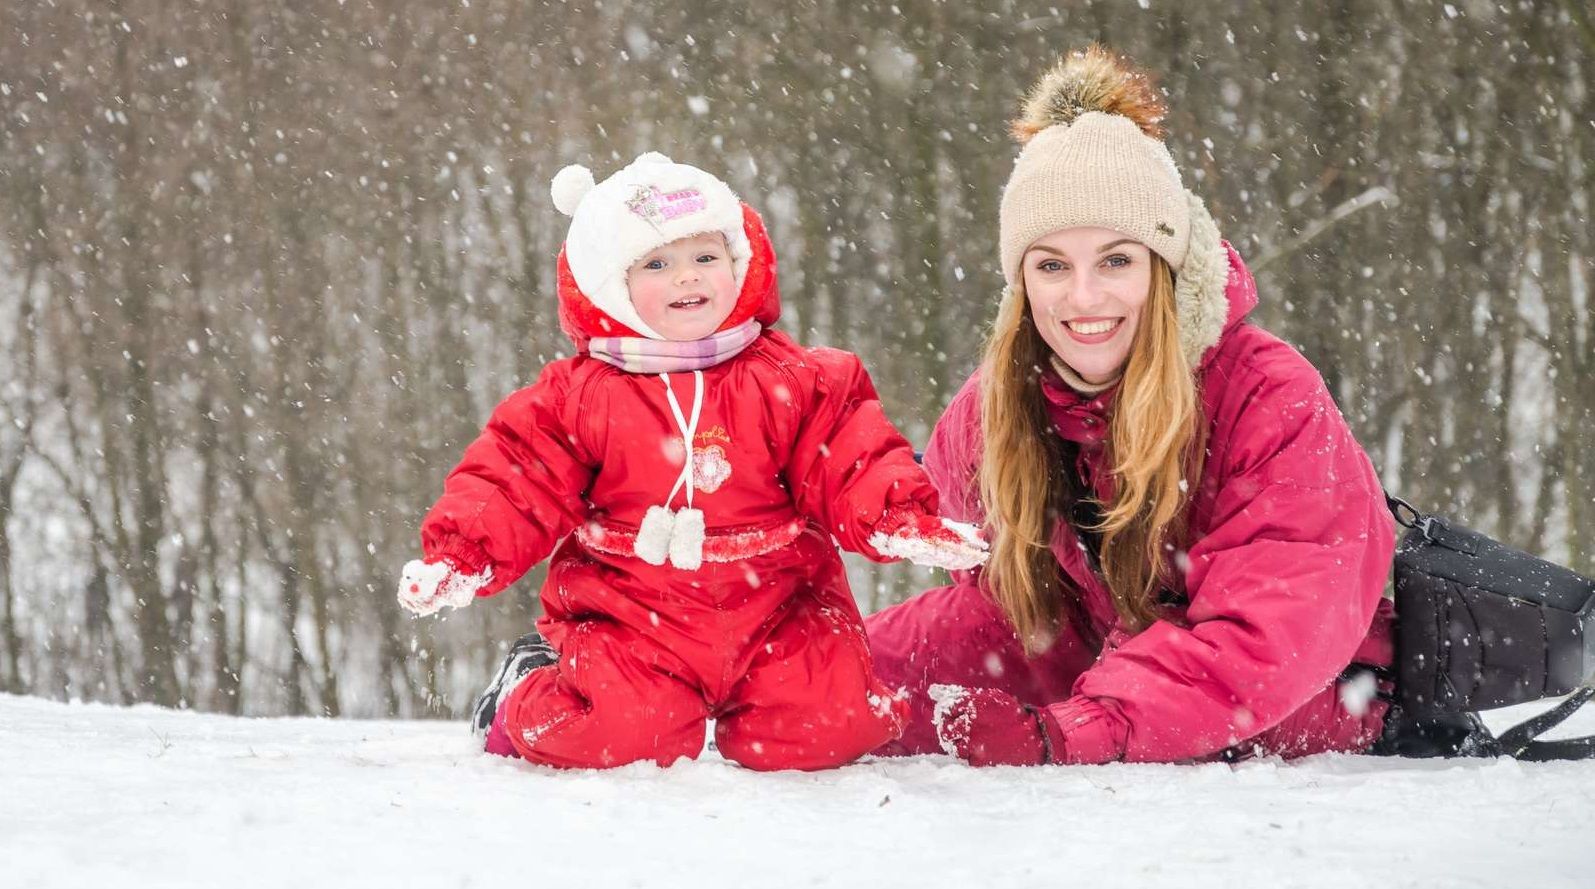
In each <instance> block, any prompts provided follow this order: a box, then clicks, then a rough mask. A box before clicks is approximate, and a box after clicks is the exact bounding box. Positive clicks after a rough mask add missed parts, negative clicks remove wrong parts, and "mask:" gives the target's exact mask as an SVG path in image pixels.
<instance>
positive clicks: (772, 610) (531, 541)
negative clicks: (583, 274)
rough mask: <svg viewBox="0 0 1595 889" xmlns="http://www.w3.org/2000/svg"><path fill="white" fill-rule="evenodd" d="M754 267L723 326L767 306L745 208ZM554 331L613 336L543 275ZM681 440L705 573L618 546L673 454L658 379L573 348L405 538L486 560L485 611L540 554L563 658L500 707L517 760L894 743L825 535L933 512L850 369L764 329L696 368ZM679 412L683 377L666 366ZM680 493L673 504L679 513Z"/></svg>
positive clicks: (757, 760)
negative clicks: (687, 443)
mask: <svg viewBox="0 0 1595 889" xmlns="http://www.w3.org/2000/svg"><path fill="white" fill-rule="evenodd" d="M744 219H745V225H746V231H747V234H748V238H749V241H750V242H751V243H752V248H753V256H752V259H751V260H750V263H749V268H748V272H747V274H746V277H745V279H744V284H743V288H742V292H741V295H740V297H739V300H738V303H737V306H736V308H735V309H733V311H732V314H731V317H730V318H728V319H727V321H726V324H727V325H728V326H729V325H732V324H737V323H741V322H742V321H746V320H747V319H749V318H755V319H757V320H759V321H760V322H762V323H763V324H764V325H766V326H768V325H769V324H770V323H771V322H773V321H774V320H775V318H776V316H777V315H778V314H779V311H780V301H779V296H778V293H777V288H776V278H775V258H774V254H773V251H772V249H771V246H770V242H769V239H768V237H767V235H766V234H765V231H764V227H763V225H762V223H761V222H760V220H759V218H758V216H757V215H756V214H754V213H753V211H752V210H749V209H746V208H744ZM559 297H560V315H561V321H562V326H563V327H564V328H565V331H566V333H567V334H568V335H570V337H571V339H572V340H573V341H574V342H575V343H576V346H577V351H578V352H579V353H585V351H586V350H585V347H586V344H587V342H588V339H589V338H590V337H591V336H593V335H595V334H597V333H598V332H600V331H601V332H602V333H603V334H605V335H613V334H616V333H617V331H618V332H619V333H620V334H621V335H625V334H629V333H630V332H629V331H627V330H625V328H623V327H620V325H618V324H617V323H616V322H614V321H613V320H612V319H610V318H608V316H607V315H604V314H603V313H602V312H601V311H600V310H598V309H597V308H596V307H595V306H594V305H593V304H592V303H591V302H589V301H588V300H587V298H586V297H585V296H584V295H583V294H582V293H581V291H580V290H579V288H577V286H576V284H575V281H574V279H573V278H572V277H571V275H570V273H569V269H568V266H567V265H566V264H565V262H564V257H563V255H561V259H560V276H559ZM703 376H704V383H705V396H704V402H703V407H702V411H703V413H702V419H701V421H700V422H699V424H698V426H697V430H698V432H697V435H696V436H695V439H694V441H693V449H694V454H695V463H696V466H697V470H698V471H697V474H696V478H697V481H696V489H697V494H696V499H695V501H694V505H695V506H696V507H697V508H699V509H701V510H703V512H704V514H705V518H706V525H707V533H706V536H705V540H704V544H703V565H702V567H701V568H700V569H699V570H696V571H687V570H681V569H678V568H675V567H672V566H671V564H670V563H668V562H667V563H666V564H664V565H660V566H655V565H651V564H648V563H647V562H644V561H643V560H641V559H639V558H638V557H637V556H636V555H635V554H634V552H633V549H632V547H633V544H634V542H635V537H636V534H637V531H638V526H639V523H640V521H641V519H642V517H643V515H644V513H645V511H646V510H647V509H648V507H649V506H652V505H657V504H662V503H663V502H664V500H665V498H666V496H667V495H668V494H669V493H670V491H671V485H672V483H673V482H674V481H675V479H676V478H677V476H679V475H680V474H681V471H682V467H683V465H684V462H685V455H684V453H683V451H684V448H683V447H682V442H681V437H680V433H679V432H678V427H677V425H676V423H675V422H674V420H673V418H672V415H671V412H670V408H669V406H668V402H667V400H666V394H665V385H666V384H665V382H664V381H663V380H662V379H661V378H660V377H659V376H658V375H654V374H648V375H643V374H631V373H626V372H623V371H621V370H618V369H616V368H615V367H612V366H610V365H608V364H605V363H603V362H601V361H598V360H596V359H593V358H591V357H589V356H587V355H586V354H578V355H577V356H576V357H574V358H568V359H564V360H561V361H557V362H555V363H553V364H551V365H549V366H548V367H547V368H546V369H545V370H544V371H543V373H542V375H541V376H540V377H539V378H538V380H537V382H536V383H535V384H534V385H532V386H530V387H529V388H526V389H523V390H521V391H519V392H516V393H515V394H513V395H511V396H510V397H509V398H508V399H506V400H505V401H504V402H503V403H502V404H501V405H499V407H498V408H497V409H496V410H495V411H494V412H493V415H492V417H491V419H489V421H488V423H487V428H486V429H485V430H483V432H482V435H481V436H480V437H479V438H478V439H477V440H476V441H475V442H474V443H472V444H471V445H470V447H469V448H467V450H466V452H465V457H464V459H463V460H462V461H461V462H460V465H459V466H458V467H457V468H456V469H455V470H454V471H453V472H452V473H451V474H450V475H449V477H448V479H447V481H446V482H445V484H444V493H443V496H442V498H441V499H440V500H439V501H438V503H437V505H436V506H434V507H433V509H432V511H431V512H430V514H428V516H427V518H426V521H425V523H424V525H423V527H422V543H423V545H424V547H425V550H426V553H427V555H428V556H448V557H450V558H452V559H453V560H455V561H456V563H458V564H459V565H460V566H461V567H463V568H464V569H465V570H466V571H469V572H476V571H479V570H480V569H482V568H485V567H489V566H491V567H492V569H493V578H492V582H491V583H490V584H489V585H488V586H487V587H486V588H484V589H483V590H482V591H481V593H480V594H481V595H484V596H485V595H492V594H494V593H497V592H498V591H500V590H502V589H503V588H505V587H506V586H508V585H509V584H510V583H512V582H513V581H514V580H515V579H516V578H518V577H520V576H521V575H522V574H523V573H525V572H526V571H527V570H528V569H529V568H531V567H532V566H533V565H535V564H536V563H538V562H539V561H541V560H542V559H543V558H545V557H547V556H548V555H549V552H550V550H553V549H554V546H555V544H556V543H557V542H559V541H560V540H561V538H563V543H561V544H560V545H559V548H558V550H557V551H556V552H554V555H553V561H552V563H551V564H550V567H549V573H548V579H547V581H546V582H545V583H544V585H543V589H542V601H543V608H544V611H545V615H544V617H543V618H542V619H540V620H539V621H538V629H539V630H540V631H541V632H542V633H543V635H544V636H546V637H547V638H548V639H549V641H550V642H552V643H553V644H554V646H555V647H556V648H557V649H558V650H559V654H560V658H559V662H558V664H557V665H555V666H553V667H549V668H544V669H539V670H535V671H533V672H532V674H531V675H530V676H529V677H528V678H527V679H526V680H525V681H524V682H522V683H521V684H520V685H519V686H517V687H516V688H515V690H514V691H513V692H512V693H511V694H510V695H509V697H508V700H507V701H505V702H503V703H501V705H500V714H501V716H502V718H503V719H504V724H505V728H506V729H507V730H508V734H509V737H510V740H511V742H512V743H513V745H514V747H515V750H516V752H518V753H519V754H520V755H521V756H523V757H524V758H526V759H528V760H530V761H533V762H538V763H545V764H549V765H556V766H567V767H602V766H617V765H622V764H624V763H628V762H633V761H637V760H653V761H655V762H658V763H660V764H669V763H670V762H672V761H673V760H675V759H677V758H679V757H688V758H691V757H695V756H697V754H698V752H699V750H700V748H701V747H702V746H703V740H704V725H705V720H706V719H708V718H713V719H715V720H716V724H715V738H716V741H717V743H718V747H719V750H720V752H721V753H722V754H723V755H725V756H726V757H728V758H730V759H733V760H735V761H737V762H740V763H742V764H743V765H746V766H749V767H751V768H756V769H783V768H798V769H819V768H827V767H832V766H837V765H841V764H843V763H846V762H849V761H851V760H853V759H855V758H856V757H858V756H859V755H861V754H863V753H866V752H868V751H869V750H871V749H873V748H875V747H877V746H879V745H881V744H882V743H884V742H886V741H888V740H890V739H891V738H893V737H895V736H896V734H897V732H898V731H899V730H900V727H901V722H902V716H903V710H904V706H903V704H902V703H901V702H900V701H896V700H894V699H893V697H892V692H891V690H890V689H888V688H886V687H885V686H883V685H882V684H881V683H880V682H879V681H878V680H877V679H876V678H875V676H874V675H873V673H872V671H871V666H870V656H869V652H868V647H867V645H866V643H865V639H864V633H863V627H862V623H861V620H860V617H859V613H858V608H857V606H856V605H855V604H854V601H853V596H852V593H851V592H850V591H849V589H848V585H847V579H846V575H845V574H844V572H843V568H842V562H841V559H840V558H839V557H838V555H837V552H836V546H835V544H834V543H833V541H832V538H833V537H834V538H835V539H836V541H839V542H840V543H841V545H843V546H845V547H847V548H848V549H850V550H854V551H856V552H861V553H864V554H865V555H867V556H870V557H872V558H880V555H879V554H878V553H877V552H875V551H874V550H873V549H871V548H870V547H869V545H868V544H867V543H866V540H867V538H868V537H869V536H870V534H871V533H872V531H873V530H874V529H875V526H876V524H877V523H878V522H880V520H881V518H882V516H883V514H884V513H885V512H887V511H888V510H889V509H893V508H896V507H908V508H911V509H914V510H916V511H918V510H922V511H924V512H925V513H928V514H930V515H935V514H936V503H937V497H936V492H935V489H934V488H933V487H932V485H931V484H930V481H929V479H928V478H927V477H926V476H925V474H924V472H923V471H922V470H921V469H920V468H919V467H918V465H917V464H916V463H915V461H914V452H913V449H912V448H911V447H910V446H909V444H908V442H907V441H905V440H904V439H903V438H902V436H901V435H899V434H898V432H897V431H896V429H895V428H894V427H893V426H892V425H891V424H890V423H889V422H888V421H887V419H886V417H885V415H884V413H883V412H882V409H881V405H880V402H879V401H878V400H877V397H876V395H875V391H874V388H873V386H872V384H871V383H870V380H869V376H868V375H867V374H866V373H865V371H864V368H863V365H862V364H860V362H859V360H858V358H857V357H856V356H853V355H851V354H849V353H846V352H841V351H837V350H832V349H805V348H802V347H800V346H798V345H797V344H795V343H794V342H793V341H792V340H791V339H790V338H789V337H787V336H786V335H785V334H783V333H780V332H778V331H774V330H768V329H766V330H765V331H764V333H763V334H762V335H761V336H760V337H759V338H758V339H757V340H756V341H755V342H754V343H753V344H752V345H751V346H749V347H747V349H746V350H744V351H743V352H741V353H740V354H738V355H737V356H736V357H734V358H732V359H730V360H728V361H725V362H723V363H721V364H718V365H715V366H714V367H711V368H709V369H707V370H704V371H703ZM670 383H671V385H672V386H673V387H674V389H675V391H676V395H677V397H678V399H681V400H682V401H683V402H685V403H688V404H690V403H692V400H693V390H694V384H693V377H692V374H690V373H686V374H673V375H671V377H670ZM677 499H678V505H679V501H680V499H681V498H679V497H678V498H677Z"/></svg>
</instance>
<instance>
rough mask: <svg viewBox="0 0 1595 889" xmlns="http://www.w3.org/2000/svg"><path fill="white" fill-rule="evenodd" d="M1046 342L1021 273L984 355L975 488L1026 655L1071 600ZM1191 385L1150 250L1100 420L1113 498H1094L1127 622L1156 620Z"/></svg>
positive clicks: (1196, 428) (1183, 498)
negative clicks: (1057, 541) (1123, 356)
mask: <svg viewBox="0 0 1595 889" xmlns="http://www.w3.org/2000/svg"><path fill="white" fill-rule="evenodd" d="M1051 354H1052V353H1051V349H1050V347H1049V346H1048V345H1047V344H1046V341H1045V340H1043V339H1042V338H1041V333H1040V331H1038V330H1037V329H1036V326H1035V321H1034V320H1033V319H1032V317H1031V313H1030V301H1029V299H1028V298H1027V297H1026V296H1025V292H1024V282H1023V279H1022V278H1021V279H1020V280H1019V281H1018V282H1016V283H1015V285H1014V286H1013V287H1012V288H1011V289H1010V290H1009V292H1008V293H1007V294H1006V295H1005V296H1004V298H1003V301H1002V305H1001V307H1000V308H999V309H998V312H997V318H996V320H995V322H993V325H992V331H991V336H990V338H989V339H988V340H987V343H986V352H985V356H984V358H983V359H982V362H981V382H982V389H981V400H980V420H981V429H982V433H983V441H984V448H983V453H982V454H981V460H980V471H979V483H980V495H981V501H982V503H984V504H985V507H986V517H987V521H988V522H989V523H990V525H991V529H992V534H993V538H992V545H991V558H990V560H989V561H987V563H986V566H985V569H984V576H985V578H986V582H987V586H988V588H989V589H990V590H991V593H992V595H993V596H994V597H995V598H996V600H997V602H998V604H999V605H1001V606H1002V609H1003V612H1004V613H1005V614H1007V616H1008V620H1009V622H1011V623H1012V624H1013V626H1014V629H1015V630H1016V631H1017V632H1018V634H1019V638H1020V639H1021V640H1022V641H1023V642H1024V645H1025V648H1026V649H1027V650H1028V651H1030V652H1031V653H1036V652H1039V651H1040V650H1042V649H1044V648H1045V647H1046V646H1047V645H1048V644H1049V643H1050V641H1051V639H1052V638H1053V635H1054V633H1055V631H1056V628H1057V623H1058V621H1059V619H1060V616H1061V613H1062V609H1063V608H1064V607H1065V606H1066V605H1068V604H1069V600H1067V599H1066V595H1072V592H1066V591H1065V590H1064V589H1063V578H1062V576H1061V574H1060V571H1059V568H1058V563H1057V560H1056V558H1054V556H1053V555H1052V551H1051V548H1050V542H1051V538H1052V532H1053V528H1054V527H1055V523H1056V522H1057V521H1058V520H1059V519H1060V518H1061V517H1062V516H1064V515H1066V514H1067V513H1068V511H1069V508H1070V507H1071V505H1072V504H1073V501H1074V499H1075V498H1077V497H1091V496H1092V494H1091V492H1090V491H1083V490H1075V482H1074V481H1073V479H1072V474H1073V473H1072V468H1071V467H1066V466H1065V465H1064V455H1065V448H1064V446H1063V444H1062V441H1061V439H1060V438H1059V437H1058V435H1057V434H1056V433H1055V432H1054V431H1053V430H1052V425H1051V421H1050V420H1049V419H1048V417H1047V413H1046V409H1045V406H1044V404H1045V402H1044V400H1043V396H1042V394H1041V374H1042V368H1044V367H1046V365H1047V363H1048V362H1049V361H1050V360H1051ZM1203 425H1204V424H1203V423H1202V421H1201V416H1200V407H1199V404H1198V401H1197V392H1196V382H1195V379H1194V377H1193V375H1192V373H1191V370H1190V368H1189V367H1188V366H1187V365H1186V363H1185V359H1184V357H1183V353H1182V351H1181V349H1180V342H1179V322H1178V319H1177V314H1176V308H1175V303H1174V275H1173V272H1172V271H1171V270H1170V269H1169V266H1168V264H1167V263H1166V262H1164V261H1163V259H1162V257H1160V256H1158V255H1157V254H1155V253H1154V254H1152V283H1151V288H1150V292H1149V293H1148V296H1147V302H1146V307H1145V308H1144V309H1143V311H1142V314H1141V321H1140V326H1139V327H1138V329H1137V330H1136V332H1135V338H1134V341H1133V342H1132V343H1131V346H1130V355H1129V359H1128V361H1127V362H1126V363H1125V366H1124V376H1123V379H1122V381H1121V382H1120V383H1119V391H1118V393H1117V395H1116V396H1115V398H1114V401H1113V406H1112V416H1111V419H1110V421H1109V424H1108V441H1107V447H1108V458H1109V462H1110V465H1111V467H1112V472H1113V480H1114V485H1113V490H1114V494H1113V502H1112V503H1104V504H1101V507H1102V510H1101V511H1102V523H1101V525H1100V526H1098V527H1096V528H1094V529H1092V530H1094V531H1097V532H1099V533H1100V534H1101V535H1102V546H1101V565H1102V573H1103V578H1104V580H1105V581H1106V582H1107V586H1108V588H1109V590H1111V591H1112V595H1113V606H1114V609H1115V610H1116V611H1117V612H1118V614H1119V616H1120V618H1121V619H1122V620H1123V621H1124V623H1125V624H1126V625H1127V626H1128V627H1130V628H1131V629H1138V628H1140V627H1144V626H1146V625H1147V624H1149V623H1151V622H1152V621H1153V620H1155V619H1156V617H1157V609H1156V600H1157V594H1158V590H1159V587H1160V586H1161V585H1163V584H1165V583H1168V582H1169V581H1170V580H1171V576H1170V571H1171V570H1172V566H1171V563H1172V561H1173V559H1172V558H1171V557H1172V555H1173V551H1174V549H1175V548H1176V547H1179V546H1183V545H1184V543H1185V540H1184V537H1185V532H1186V527H1185V519H1186V507H1187V505H1188V503H1189V499H1190V493H1191V488H1192V487H1193V486H1194V485H1195V484H1196V482H1197V480H1198V478H1199V477H1200V475H1201V466H1202V452H1203V441H1202V431H1201V430H1202V427H1203Z"/></svg>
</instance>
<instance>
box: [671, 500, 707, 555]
mask: <svg viewBox="0 0 1595 889" xmlns="http://www.w3.org/2000/svg"><path fill="white" fill-rule="evenodd" d="M703 537H704V526H703V510H701V509H693V508H691V507H687V508H685V509H678V510H676V524H675V527H673V528H671V529H670V564H672V565H674V566H676V567H677V568H680V569H681V570H682V571H697V570H698V568H699V567H701V566H702V565H703Z"/></svg>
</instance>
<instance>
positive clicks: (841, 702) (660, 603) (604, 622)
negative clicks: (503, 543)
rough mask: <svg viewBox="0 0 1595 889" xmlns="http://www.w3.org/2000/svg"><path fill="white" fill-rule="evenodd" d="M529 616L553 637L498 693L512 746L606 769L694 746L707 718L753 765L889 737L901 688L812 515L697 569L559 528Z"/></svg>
mask: <svg viewBox="0 0 1595 889" xmlns="http://www.w3.org/2000/svg"><path fill="white" fill-rule="evenodd" d="M542 597H543V608H544V611H545V615H544V617H543V618H541V619H540V620H539V621H538V629H539V630H540V631H541V632H542V633H543V635H544V636H546V637H547V638H548V640H549V641H550V642H552V643H553V645H554V647H555V648H556V649H558V650H559V662H558V663H557V664H554V665H551V666H548V667H543V668H540V669H536V670H533V671H532V673H531V674H530V675H529V676H528V677H527V678H526V679H525V681H523V682H521V683H520V685H518V686H517V687H516V688H515V690H514V691H513V692H512V693H511V694H510V695H509V697H508V700H506V701H505V703H504V704H503V705H502V709H501V711H500V718H502V719H503V721H504V727H505V729H506V731H507V732H508V735H509V739H510V742H511V744H512V745H513V746H514V748H515V752H516V753H518V754H520V755H521V756H522V757H523V758H525V759H527V760H529V761H531V762H536V763H542V764H545V765H552V766H560V767H566V768H603V767H609V766H619V765H624V764H626V763H630V762H637V761H642V760H651V761H653V762H656V763H658V764H660V765H669V764H670V763H672V762H674V761H675V760H677V759H680V758H683V757H685V758H688V759H692V758H695V757H696V756H697V755H698V753H699V751H700V750H701V749H702V747H703V742H704V735H705V724H706V720H708V719H711V718H712V719H714V720H715V742H716V746H717V747H718V748H719V751H720V753H721V754H722V755H723V756H725V757H726V758H727V759H731V760H734V761H736V762H738V763H741V764H742V765H744V766H747V767H748V768H752V769H759V770H774V769H824V768H832V767H835V766H840V765H843V764H845V763H848V762H851V761H852V760H854V759H857V758H858V757H859V756H861V755H863V754H864V753H867V752H869V751H870V750H873V749H875V748H876V747H879V746H880V745H882V744H884V743H886V742H887V741H889V740H891V739H892V738H895V737H896V736H897V733H898V731H899V730H900V729H901V726H902V720H903V716H904V712H905V705H904V704H903V702H901V701H899V700H897V699H895V698H894V697H893V695H892V691H891V690H890V689H888V688H887V687H886V686H884V685H882V684H881V682H880V681H879V680H877V679H876V678H875V676H874V674H873V672H872V670H871V666H870V654H869V648H868V645H867V644H866V642H865V638H864V628H863V623H862V620H861V619H860V617H859V613H858V606H857V605H855V604H854V602H853V595H852V593H851V592H850V591H849V589H848V586H847V578H846V575H845V574H844V573H843V569H842V562H841V559H840V558H839V557H838V556H837V554H836V549H835V547H834V545H833V544H831V543H830V541H829V540H827V539H824V538H822V537H821V536H820V534H819V533H818V532H817V531H814V530H812V529H810V530H809V531H807V532H805V533H804V534H803V535H802V536H801V537H799V538H798V539H797V540H796V541H795V542H793V543H792V544H790V545H788V546H784V547H781V548H780V549H777V550H775V551H774V552H770V553H766V554H764V555H760V556H755V557H753V558H750V559H743V560H739V561H734V562H704V563H703V566H702V567H701V568H700V569H699V570H697V571H681V570H678V569H675V568H672V567H670V566H669V565H664V566H657V567H656V566H653V565H648V564H647V563H645V562H642V561H641V560H639V559H637V558H635V557H632V556H616V555H608V554H605V553H600V552H596V551H593V550H590V549H588V548H586V547H583V546H582V545H581V544H580V543H579V542H578V541H576V540H575V539H574V538H571V539H567V540H566V541H565V543H564V544H563V545H562V546H561V547H560V550H559V552H557V553H556V554H555V556H554V560H553V563H552V564H551V566H550V568H549V575H548V580H547V582H546V583H545V584H544V586H543V592H542Z"/></svg>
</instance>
